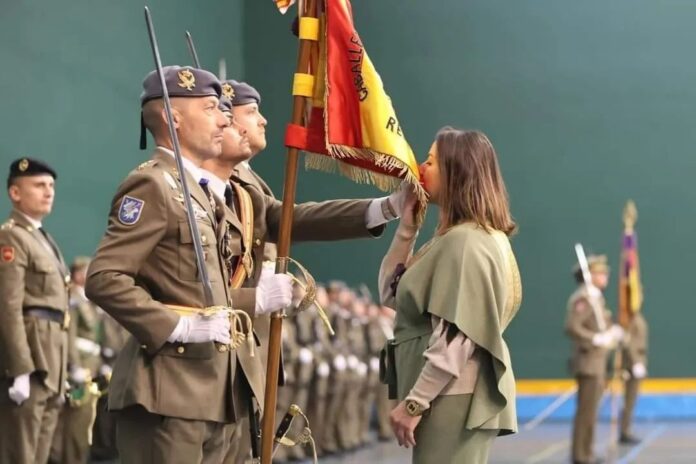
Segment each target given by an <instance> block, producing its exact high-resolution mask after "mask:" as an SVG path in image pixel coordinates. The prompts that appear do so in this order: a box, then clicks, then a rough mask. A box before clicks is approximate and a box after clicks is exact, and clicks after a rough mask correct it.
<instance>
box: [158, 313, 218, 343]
mask: <svg viewBox="0 0 696 464" xmlns="http://www.w3.org/2000/svg"><path fill="white" fill-rule="evenodd" d="M230 329H231V327H230V316H229V314H227V313H226V312H224V311H221V312H217V313H215V314H213V315H212V316H203V315H201V314H196V315H195V316H181V317H180V318H179V323H178V324H177V325H176V327H175V328H174V331H173V332H172V334H171V335H170V336H169V338H168V339H167V341H169V342H171V343H174V342H180V343H205V342H218V343H222V344H225V345H229V344H230V343H231V341H232V340H231V338H232V337H231V334H230Z"/></svg>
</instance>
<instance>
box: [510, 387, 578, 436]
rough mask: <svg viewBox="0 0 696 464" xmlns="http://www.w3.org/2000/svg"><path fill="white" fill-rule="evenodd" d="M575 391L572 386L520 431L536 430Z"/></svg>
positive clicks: (575, 388)
mask: <svg viewBox="0 0 696 464" xmlns="http://www.w3.org/2000/svg"><path fill="white" fill-rule="evenodd" d="M576 391H577V387H576V386H573V387H571V388H570V389H569V390H568V391H566V392H565V393H563V394H562V395H561V396H559V397H558V398H556V399H555V400H554V401H553V403H551V404H550V405H548V406H547V407H546V408H544V409H543V410H542V411H541V412H540V413H539V414H537V415H536V417H534V418H533V419H532V420H530V421H529V422H527V423H526V424H524V426H523V427H522V430H524V431H529V430H533V429H535V428H536V426H537V425H539V424H541V423H542V422H544V421H545V420H546V418H547V417H549V416H550V415H551V414H553V413H554V412H555V411H556V410H557V409H558V408H560V407H561V406H562V405H563V403H565V402H566V401H568V400H569V399H570V398H571V397H572V396H573V395H575V392H576Z"/></svg>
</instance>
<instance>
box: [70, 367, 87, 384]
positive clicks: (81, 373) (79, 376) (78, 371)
mask: <svg viewBox="0 0 696 464" xmlns="http://www.w3.org/2000/svg"><path fill="white" fill-rule="evenodd" d="M68 376H69V377H70V380H72V381H73V382H75V383H77V384H82V383H85V381H86V380H87V378H88V377H90V376H91V372H90V371H89V369H85V368H84V367H79V366H74V367H72V368H71V369H70V373H69V375H68Z"/></svg>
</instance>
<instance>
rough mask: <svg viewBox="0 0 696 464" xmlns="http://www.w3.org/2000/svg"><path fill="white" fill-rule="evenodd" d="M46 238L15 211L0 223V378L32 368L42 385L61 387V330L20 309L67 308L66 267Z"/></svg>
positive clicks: (63, 368)
mask: <svg viewBox="0 0 696 464" xmlns="http://www.w3.org/2000/svg"><path fill="white" fill-rule="evenodd" d="M47 243H48V242H47V241H46V239H45V238H44V236H43V235H42V233H41V232H40V231H39V230H37V229H35V228H34V227H33V226H32V225H31V224H30V223H29V221H28V220H27V219H26V218H25V217H24V216H23V215H22V214H20V213H19V212H17V211H13V212H12V213H11V214H10V219H9V220H8V221H7V222H6V223H5V224H4V225H3V226H2V227H1V228H0V378H13V377H16V376H18V375H21V374H27V373H37V374H38V375H39V376H40V378H41V379H42V380H43V382H44V384H45V385H46V387H47V388H49V389H51V390H53V391H55V392H62V391H63V390H64V383H65V382H64V380H65V371H66V364H67V356H68V345H67V332H66V331H65V330H64V329H63V327H62V325H61V324H59V323H57V322H53V321H49V320H47V319H41V318H36V317H33V316H31V317H24V314H23V309H24V308H28V307H39V308H49V309H52V310H55V311H60V312H67V311H68V290H67V282H68V281H69V273H68V269H67V267H66V266H65V261H64V260H63V257H62V255H61V254H60V251H59V250H58V247H57V245H56V244H55V242H54V243H53V246H54V247H55V249H56V250H57V252H58V256H56V254H55V253H54V252H53V251H51V249H50V248H49V247H47V246H46V244H47Z"/></svg>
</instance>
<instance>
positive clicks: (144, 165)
mask: <svg viewBox="0 0 696 464" xmlns="http://www.w3.org/2000/svg"><path fill="white" fill-rule="evenodd" d="M156 164H157V160H147V161H145V162H144V163H140V165H139V166H138V171H142V170H143V169H145V168H150V167H153V166H155V165H156Z"/></svg>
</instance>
